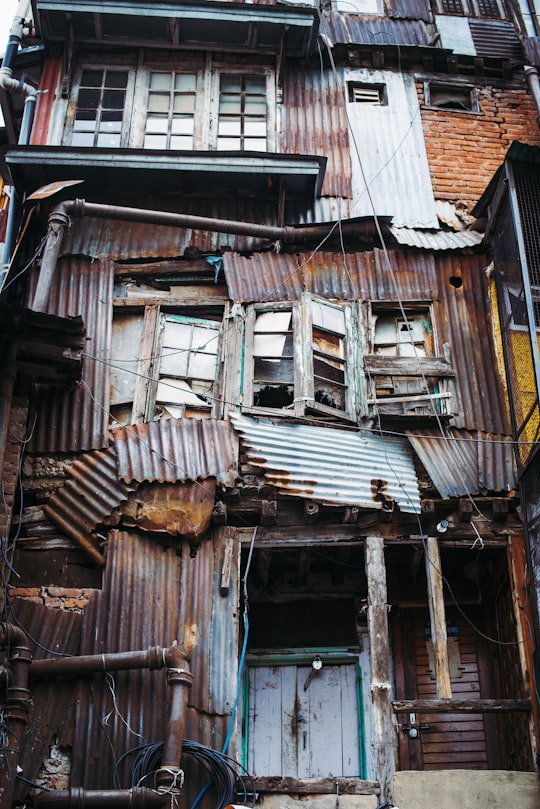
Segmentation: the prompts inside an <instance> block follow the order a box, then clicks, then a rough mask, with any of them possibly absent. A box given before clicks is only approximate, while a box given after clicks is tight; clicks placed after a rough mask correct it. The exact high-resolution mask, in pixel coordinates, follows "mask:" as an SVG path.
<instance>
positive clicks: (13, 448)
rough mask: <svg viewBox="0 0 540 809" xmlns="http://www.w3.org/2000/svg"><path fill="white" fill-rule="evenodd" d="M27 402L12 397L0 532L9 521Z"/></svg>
mask: <svg viewBox="0 0 540 809" xmlns="http://www.w3.org/2000/svg"><path fill="white" fill-rule="evenodd" d="M27 416H28V402H27V401H26V400H22V399H14V400H13V402H12V405H11V415H10V419H9V428H8V436H7V442H6V451H5V455H4V467H3V469H2V470H1V471H2V497H0V526H1V529H0V533H1V534H2V536H3V535H4V533H5V532H6V526H9V525H10V523H11V513H12V510H13V502H14V499H15V491H16V489H17V481H18V479H19V463H20V458H21V452H22V450H23V447H24V439H25V433H26V419H27Z"/></svg>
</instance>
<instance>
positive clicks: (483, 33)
mask: <svg viewBox="0 0 540 809" xmlns="http://www.w3.org/2000/svg"><path fill="white" fill-rule="evenodd" d="M469 28H470V29H471V35H472V38H473V42H474V47H475V49H476V53H477V54H478V56H495V57H497V58H499V59H510V60H511V61H513V62H519V63H522V62H523V51H522V49H521V43H520V41H519V39H518V36H517V34H516V29H515V28H514V26H513V25H512V23H509V22H504V20H481V19H474V18H470V19H469Z"/></svg>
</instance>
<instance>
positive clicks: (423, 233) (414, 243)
mask: <svg viewBox="0 0 540 809" xmlns="http://www.w3.org/2000/svg"><path fill="white" fill-rule="evenodd" d="M390 232H391V233H392V236H393V237H394V238H395V239H396V241H397V242H399V244H405V245H407V246H409V247H418V248H420V249H422V250H461V249H463V248H464V247H477V246H478V245H479V244H481V243H482V241H483V239H484V235H483V234H482V233H477V232H476V231H474V230H460V231H447V230H432V231H430V230H415V229H413V228H396V227H393V226H391V227H390Z"/></svg>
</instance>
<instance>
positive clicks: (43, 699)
mask: <svg viewBox="0 0 540 809" xmlns="http://www.w3.org/2000/svg"><path fill="white" fill-rule="evenodd" d="M11 608H12V616H8V619H9V620H13V619H15V622H16V623H17V625H18V626H21V627H22V628H23V629H24V630H25V632H27V633H28V645H29V647H30V648H31V650H32V659H33V660H43V659H45V658H51V657H53V654H54V655H55V656H56V655H58V654H61V655H66V656H71V655H76V654H79V644H80V633H81V623H82V615H80V614H77V613H73V612H64V611H63V610H57V609H49V608H47V607H45V606H44V605H42V604H34V603H33V602H31V601H28V600H27V599H22V598H15V599H13V601H12V602H11ZM32 638H39V642H40V646H36V645H35V644H34V643H33V641H32ZM49 649H50V650H51V652H52V653H53V654H49V653H48V652H47V651H46V650H49ZM30 688H31V694H32V701H31V706H30V717H29V719H30V723H31V727H32V728H33V729H34V732H28V733H25V734H24V735H23V738H22V740H21V761H22V762H24V777H25V778H27V779H29V780H30V781H36V779H37V777H38V773H39V770H40V768H41V766H42V763H43V760H44V759H45V758H46V757H47V756H48V755H49V750H50V747H51V745H53V744H55V743H57V744H59V745H61V746H68V745H70V744H71V740H72V729H73V719H72V709H73V701H74V698H75V684H74V682H69V681H66V682H62V683H61V684H60V685H59V683H58V682H47V681H37V682H36V681H31V685H30ZM38 731H39V732H38ZM55 739H56V740H57V741H56V742H55ZM28 790H29V786H28V784H25V783H23V782H21V781H18V782H17V786H16V792H15V798H16V799H17V800H22V798H23V796H24V795H26V794H27V792H28Z"/></svg>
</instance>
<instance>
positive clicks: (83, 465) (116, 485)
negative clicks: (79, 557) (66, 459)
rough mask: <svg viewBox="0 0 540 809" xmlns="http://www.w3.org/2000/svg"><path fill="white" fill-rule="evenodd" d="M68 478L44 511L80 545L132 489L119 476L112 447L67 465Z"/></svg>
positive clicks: (48, 501)
mask: <svg viewBox="0 0 540 809" xmlns="http://www.w3.org/2000/svg"><path fill="white" fill-rule="evenodd" d="M66 472H67V473H68V475H69V477H70V479H69V480H67V481H66V483H65V485H64V486H63V487H62V488H61V489H58V491H57V492H55V494H53V495H52V497H50V498H49V499H48V500H47V502H46V504H45V506H44V509H45V512H46V514H47V515H48V516H49V517H50V519H51V520H52V521H53V522H55V523H56V524H57V525H59V526H60V527H61V528H62V529H63V530H64V531H66V533H67V534H68V535H69V536H70V537H72V539H74V540H75V541H76V542H78V543H79V544H83V545H84V543H85V541H89V539H90V535H91V533H92V531H93V530H94V529H95V527H96V525H98V524H99V523H102V522H103V521H104V520H105V518H107V517H109V516H110V515H111V514H112V512H113V511H114V509H115V508H117V507H118V506H119V505H120V504H121V503H122V502H125V501H126V500H127V498H128V495H129V492H130V491H131V490H132V489H133V488H134V487H133V486H127V485H126V484H125V483H124V482H123V481H121V480H119V479H118V472H117V465H116V453H115V452H114V450H113V449H109V450H105V451H104V452H100V451H97V452H91V453H88V454H87V455H85V456H83V457H81V458H79V459H78V460H77V461H75V462H74V463H73V464H71V465H70V466H67V467H66Z"/></svg>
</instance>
